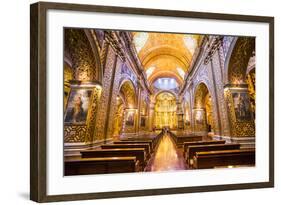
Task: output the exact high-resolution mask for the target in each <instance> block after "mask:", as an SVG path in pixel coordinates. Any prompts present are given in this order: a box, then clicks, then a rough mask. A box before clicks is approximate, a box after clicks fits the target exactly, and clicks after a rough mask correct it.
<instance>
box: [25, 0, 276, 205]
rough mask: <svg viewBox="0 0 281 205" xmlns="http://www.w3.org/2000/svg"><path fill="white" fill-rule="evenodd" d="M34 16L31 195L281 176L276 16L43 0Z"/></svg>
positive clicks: (69, 195)
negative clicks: (279, 170) (279, 169)
mask: <svg viewBox="0 0 281 205" xmlns="http://www.w3.org/2000/svg"><path fill="white" fill-rule="evenodd" d="M30 23H31V26H30V43H31V46H30V59H31V68H30V70H31V74H30V75H31V82H30V83H31V87H30V93H31V100H30V103H31V104H30V107H31V110H32V112H31V113H30V121H31V122H30V124H31V129H30V130H31V133H30V139H31V140H30V145H31V146H30V160H31V163H30V198H31V200H33V201H37V202H53V201H66V200H84V199H100V198H114V197H130V196H147V195H160V194H177V193H192V192H207V191H220V190H235V189H251V188H265V187H273V186H274V81H273V80H274V78H273V77H274V18H273V17H265V16H248V15H234V14H231V15H230V14H218V13H201V12H187V11H169V10H157V9H141V8H123V7H109V6H98V5H80V4H62V3H48V2H39V3H35V4H32V5H31V12H30ZM241 51H243V52H241ZM256 59H258V60H256ZM238 65H239V66H238ZM66 74H67V75H66ZM143 96H144V97H143ZM159 96H160V97H161V96H169V98H170V99H172V100H170V101H167V100H164V101H163V100H162V101H163V102H162V101H161V98H160V97H159ZM144 100H145V103H146V104H145V107H146V109H145V111H143V110H142V107H143V103H142V102H144ZM161 102H162V103H161ZM184 105H188V112H186V113H187V114H186V116H184V115H183V114H182V115H181V116H180V117H181V119H178V117H179V116H177V110H182V108H184ZM256 105H257V106H256ZM185 107H187V106H185ZM144 113H145V115H144ZM187 116H188V117H187ZM179 123H180V124H179ZM156 125H157V126H158V128H159V127H160V126H161V129H162V128H163V129H162V130H156V128H157V126H156ZM179 125H181V126H179ZM179 128H181V129H179ZM177 129H178V130H177ZM245 140H246V141H247V140H248V141H247V142H246V141H245ZM190 143H191V144H192V146H191V145H190ZM245 145H246V146H245ZM189 146H190V147H189ZM163 150H164V151H163ZM169 150H170V151H169ZM171 150H172V151H171ZM62 153H63V154H62ZM161 153H162V154H161ZM163 153H164V154H163ZM177 153H180V156H181V159H178V158H179V157H178V154H177ZM169 156H170V157H169ZM229 156H231V157H229ZM161 157H162V158H161ZM216 157H218V158H219V160H216ZM164 158H165V160H163V159H164ZM159 159H160V160H159ZM206 159H207V160H206ZM157 160H159V162H158V161H157ZM180 160H182V161H180ZM204 160H205V161H204ZM163 161H164V162H165V163H163ZM161 162H162V163H161ZM226 162H227V163H226ZM245 162H247V163H245ZM153 163H155V164H153ZM178 164H181V165H182V166H181V167H178ZM163 167H164V168H163ZM171 167H172V168H171ZM201 169H204V171H202V170H201ZM190 170H193V171H190ZM152 172H154V173H152ZM140 173H141V174H140ZM97 174H98V175H97ZM69 175H73V176H71V177H70V176H69ZM82 175H83V176H82ZM93 175H94V177H93ZM210 176H212V177H210ZM214 176H215V177H214ZM222 179H223V180H222ZM124 182H126V183H124Z"/></svg>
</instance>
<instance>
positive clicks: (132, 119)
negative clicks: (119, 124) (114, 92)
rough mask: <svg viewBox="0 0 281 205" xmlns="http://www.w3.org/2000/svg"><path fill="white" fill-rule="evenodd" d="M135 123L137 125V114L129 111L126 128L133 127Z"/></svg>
mask: <svg viewBox="0 0 281 205" xmlns="http://www.w3.org/2000/svg"><path fill="white" fill-rule="evenodd" d="M134 123H135V112H134V111H128V112H127V118H126V122H125V124H126V126H129V127H133V126H134Z"/></svg>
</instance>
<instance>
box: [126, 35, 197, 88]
mask: <svg viewBox="0 0 281 205" xmlns="http://www.w3.org/2000/svg"><path fill="white" fill-rule="evenodd" d="M132 34H133V39H134V45H135V48H136V51H137V53H138V57H139V59H140V61H141V63H142V65H143V67H144V69H145V71H146V75H147V79H148V82H149V83H153V82H154V81H155V80H157V79H158V78H160V77H162V78H163V77H170V78H174V79H175V80H176V81H177V83H178V84H182V82H183V80H184V77H185V74H186V72H187V71H188V70H189V67H190V63H191V60H192V57H193V55H194V52H195V50H196V48H197V47H198V46H199V44H200V40H201V39H202V35H189V34H171V33H146V32H133V33H132Z"/></svg>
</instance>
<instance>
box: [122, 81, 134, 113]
mask: <svg viewBox="0 0 281 205" xmlns="http://www.w3.org/2000/svg"><path fill="white" fill-rule="evenodd" d="M136 93H137V92H136V88H135V87H134V84H133V82H132V81H131V80H130V79H124V80H123V81H121V83H120V86H119V95H121V96H122V97H123V99H124V102H125V105H126V107H127V108H136V107H137V95H136Z"/></svg>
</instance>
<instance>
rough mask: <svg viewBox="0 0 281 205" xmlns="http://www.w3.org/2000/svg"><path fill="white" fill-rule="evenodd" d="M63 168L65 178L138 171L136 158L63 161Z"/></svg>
mask: <svg viewBox="0 0 281 205" xmlns="http://www.w3.org/2000/svg"><path fill="white" fill-rule="evenodd" d="M64 168H65V172H64V174H65V175H66V176H70V175H86V174H109V173H127V172H137V171H140V167H139V161H137V160H136V157H102V158H80V159H65V162H64Z"/></svg>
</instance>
